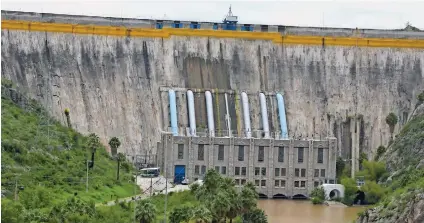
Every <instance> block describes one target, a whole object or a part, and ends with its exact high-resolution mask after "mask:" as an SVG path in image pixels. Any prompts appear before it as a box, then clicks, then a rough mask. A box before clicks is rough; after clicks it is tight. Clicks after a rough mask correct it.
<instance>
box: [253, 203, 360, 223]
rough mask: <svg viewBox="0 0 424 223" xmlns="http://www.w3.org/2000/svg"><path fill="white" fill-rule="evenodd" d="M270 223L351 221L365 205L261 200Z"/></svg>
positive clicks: (347, 222) (334, 222)
mask: <svg viewBox="0 0 424 223" xmlns="http://www.w3.org/2000/svg"><path fill="white" fill-rule="evenodd" d="M258 206H259V208H261V209H262V210H264V211H265V213H266V214H267V215H268V222H270V223H280V222H281V223H283V222H284V223H291V222H294V223H321V222H322V223H351V222H352V221H353V220H355V219H356V218H357V216H358V215H357V213H358V212H360V211H362V210H364V209H365V207H343V206H326V205H313V204H312V202H311V201H309V200H282V199H264V200H259V202H258Z"/></svg>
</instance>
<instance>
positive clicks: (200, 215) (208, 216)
mask: <svg viewBox="0 0 424 223" xmlns="http://www.w3.org/2000/svg"><path fill="white" fill-rule="evenodd" d="M191 220H194V221H195V222H196V223H208V222H211V221H212V213H211V212H210V211H209V210H208V209H207V208H206V207H205V206H198V207H196V208H195V209H194V210H193V215H192V218H191Z"/></svg>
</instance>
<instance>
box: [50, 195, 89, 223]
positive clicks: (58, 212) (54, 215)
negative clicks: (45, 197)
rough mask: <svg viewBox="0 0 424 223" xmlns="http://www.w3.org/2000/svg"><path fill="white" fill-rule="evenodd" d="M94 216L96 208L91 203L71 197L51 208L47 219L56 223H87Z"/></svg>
mask: <svg viewBox="0 0 424 223" xmlns="http://www.w3.org/2000/svg"><path fill="white" fill-rule="evenodd" d="M95 215H96V208H95V204H94V203H93V202H86V201H83V200H81V199H78V198H76V197H71V198H69V199H68V200H67V201H65V202H62V203H59V204H57V205H55V206H53V208H52V209H51V211H50V215H49V218H50V219H52V220H54V221H58V222H88V220H89V219H90V218H92V217H94V216H95Z"/></svg>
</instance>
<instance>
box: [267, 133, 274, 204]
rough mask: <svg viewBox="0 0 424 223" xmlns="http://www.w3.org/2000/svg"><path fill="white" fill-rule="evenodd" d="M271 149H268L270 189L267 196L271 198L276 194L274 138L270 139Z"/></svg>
mask: <svg viewBox="0 0 424 223" xmlns="http://www.w3.org/2000/svg"><path fill="white" fill-rule="evenodd" d="M268 148H269V151H268V183H267V184H266V185H267V189H268V194H267V196H268V197H269V198H272V196H273V195H274V193H273V191H274V151H275V149H274V139H273V138H271V139H270V140H269V147H268Z"/></svg>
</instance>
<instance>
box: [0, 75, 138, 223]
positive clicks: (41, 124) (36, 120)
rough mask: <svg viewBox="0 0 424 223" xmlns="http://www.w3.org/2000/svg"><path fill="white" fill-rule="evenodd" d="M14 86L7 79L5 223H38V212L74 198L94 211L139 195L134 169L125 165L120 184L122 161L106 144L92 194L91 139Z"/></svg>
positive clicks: (100, 153) (3, 158)
mask: <svg viewBox="0 0 424 223" xmlns="http://www.w3.org/2000/svg"><path fill="white" fill-rule="evenodd" d="M11 87H12V84H11V83H10V82H7V81H4V80H2V99H1V100H2V101H1V107H2V116H1V133H2V135H1V140H2V142H1V150H2V151H1V154H2V156H1V162H2V166H1V177H2V180H1V183H2V185H1V190H2V220H4V221H5V222H30V220H33V219H37V217H34V215H35V214H34V213H35V212H37V213H38V215H40V216H44V215H48V214H51V213H52V212H54V207H56V206H57V205H61V204H63V202H74V203H75V202H76V201H72V200H68V198H70V197H76V199H77V201H78V202H86V203H84V204H86V205H87V207H91V205H90V204H93V205H94V203H98V202H102V201H108V200H113V199H115V198H117V197H128V196H131V195H133V194H134V192H136V193H138V192H139V189H136V187H135V186H134V184H133V183H131V181H133V177H132V174H131V172H133V168H132V166H131V165H130V164H129V163H127V162H124V163H123V164H122V165H121V173H120V175H121V176H120V181H117V180H116V166H117V165H116V162H115V161H114V160H113V159H112V158H111V157H110V156H109V155H108V153H107V152H106V150H105V148H104V147H103V146H101V145H98V147H97V149H96V150H95V162H94V167H93V168H92V169H89V171H88V192H86V179H87V178H86V175H87V160H90V159H91V150H90V149H89V145H88V143H89V142H88V141H89V140H88V137H86V136H83V135H81V134H80V133H78V132H76V131H74V130H73V129H71V128H69V127H65V126H62V125H61V124H60V123H59V122H57V121H56V120H54V119H53V118H51V117H49V115H48V114H47V112H46V111H45V110H44V109H43V108H42V107H41V106H40V105H39V104H37V103H36V102H35V101H34V100H30V99H26V98H25V97H24V96H23V95H22V94H20V93H19V92H18V91H17V90H15V89H12V88H11ZM15 200H17V201H15ZM78 202H76V203H78ZM92 208H93V210H94V206H93V207H92ZM82 211H84V210H82ZM85 211H86V212H87V213H90V210H85ZM91 211H92V210H91ZM23 217H25V218H26V219H25V220H24V219H23ZM6 218H8V219H6Z"/></svg>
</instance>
